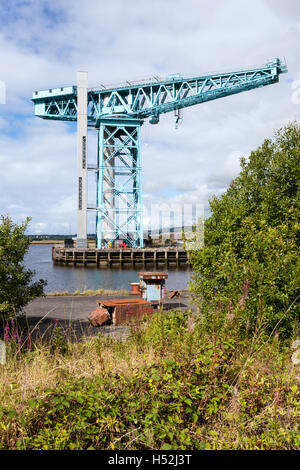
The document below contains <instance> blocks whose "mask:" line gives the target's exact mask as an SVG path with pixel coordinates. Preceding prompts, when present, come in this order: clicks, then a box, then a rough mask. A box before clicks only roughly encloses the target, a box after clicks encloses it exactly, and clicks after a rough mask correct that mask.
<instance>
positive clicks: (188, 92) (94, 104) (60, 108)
mask: <svg viewBox="0 0 300 470" xmlns="http://www.w3.org/2000/svg"><path fill="white" fill-rule="evenodd" d="M285 72H287V67H286V65H284V64H282V62H281V61H280V60H279V59H275V60H274V61H272V62H269V63H267V64H266V65H265V66H263V67H260V68H255V69H250V70H249V69H247V70H242V71H237V72H228V73H223V74H213V75H205V76H200V77H192V78H182V77H180V76H179V75H178V74H176V75H173V76H169V78H168V79H166V80H164V81H158V82H152V83H143V84H137V85H131V84H127V85H126V86H119V87H115V88H108V89H103V86H101V87H99V88H93V89H90V90H88V99H87V101H88V124H89V125H90V126H96V127H99V123H100V119H101V118H102V117H110V116H111V117H114V116H122V117H131V118H136V119H146V118H149V117H151V116H159V115H160V114H163V113H168V112H170V111H174V110H176V109H182V108H187V107H189V106H194V105H196V104H199V103H204V102H207V101H211V100H215V99H218V98H223V97H226V96H230V95H233V94H237V93H241V92H243V91H248V90H252V89H254V88H259V87H262V86H267V85H271V84H273V83H276V82H278V81H279V75H280V74H281V73H285ZM127 83H128V82H127ZM32 101H33V102H34V105H35V115H36V116H39V117H41V118H43V119H58V120H64V121H76V120H77V87H76V86H71V87H64V88H58V89H50V90H46V91H36V92H34V93H33V97H32Z"/></svg>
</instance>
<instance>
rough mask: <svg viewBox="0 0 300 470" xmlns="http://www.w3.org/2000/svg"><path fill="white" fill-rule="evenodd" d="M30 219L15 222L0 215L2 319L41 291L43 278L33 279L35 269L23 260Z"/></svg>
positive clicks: (10, 315) (14, 314) (0, 299)
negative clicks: (28, 267) (26, 231)
mask: <svg viewBox="0 0 300 470" xmlns="http://www.w3.org/2000/svg"><path fill="white" fill-rule="evenodd" d="M29 222H30V218H27V219H26V220H25V222H24V223H22V224H21V225H17V224H15V223H13V222H12V220H11V219H10V217H9V216H1V217H0V315H1V316H2V318H3V319H6V318H10V317H13V316H16V315H17V314H18V313H19V312H20V311H22V308H23V307H24V306H25V305H26V304H27V303H28V302H29V301H30V300H33V299H34V298H36V297H39V296H40V295H43V290H44V286H45V285H46V281H44V280H42V279H40V280H39V281H35V282H32V278H33V276H34V274H35V272H34V271H31V270H29V269H26V267H25V266H24V264H23V259H24V255H25V253H26V252H27V251H28V248H29V245H30V240H29V238H28V237H26V235H25V230H26V228H27V226H28V224H29Z"/></svg>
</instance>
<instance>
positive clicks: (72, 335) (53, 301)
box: [25, 293, 190, 341]
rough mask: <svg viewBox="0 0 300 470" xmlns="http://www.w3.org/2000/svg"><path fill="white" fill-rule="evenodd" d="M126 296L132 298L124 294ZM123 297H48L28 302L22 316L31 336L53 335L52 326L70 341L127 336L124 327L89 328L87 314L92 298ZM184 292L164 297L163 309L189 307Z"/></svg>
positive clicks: (93, 299)
mask: <svg viewBox="0 0 300 470" xmlns="http://www.w3.org/2000/svg"><path fill="white" fill-rule="evenodd" d="M126 297H127V298H136V296H134V295H127V296H126ZM99 298H101V299H113V298H114V299H116V298H124V295H120V296H116V295H114V296H99V295H97V296H49V297H41V298H38V299H35V300H34V301H32V302H30V303H29V304H28V305H27V306H26V307H25V314H26V319H27V322H28V324H29V328H30V331H31V332H32V334H33V336H37V337H47V336H49V335H50V336H51V335H52V334H53V329H54V327H55V325H59V326H61V327H62V328H63V331H64V334H65V335H66V336H68V338H69V339H71V340H72V341H76V340H78V339H81V338H82V337H85V336H97V335H98V334H99V333H101V334H105V335H109V336H113V337H117V338H120V337H122V338H124V337H126V336H128V334H129V330H130V328H129V327H128V326H115V327H114V326H110V325H109V326H101V327H93V326H91V325H90V323H89V321H88V319H87V317H88V315H89V314H90V313H91V312H92V311H93V310H95V308H96V307H97V303H96V300H98V299H99ZM189 303H190V299H189V296H188V294H186V293H183V294H182V296H181V297H180V298H179V299H172V300H170V299H166V301H165V305H164V308H165V309H166V310H169V309H171V308H182V309H187V308H189Z"/></svg>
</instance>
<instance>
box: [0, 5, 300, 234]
mask: <svg viewBox="0 0 300 470" xmlns="http://www.w3.org/2000/svg"><path fill="white" fill-rule="evenodd" d="M0 24H1V28H0V58H1V72H0V80H2V81H4V82H5V84H6V104H5V105H4V104H2V105H0V165H1V173H0V214H5V213H9V214H10V215H11V216H12V217H13V219H14V220H15V221H17V222H20V221H22V220H24V218H25V217H26V216H31V217H32V222H31V225H30V229H29V231H30V232H31V233H54V232H55V233H57V232H59V233H66V234H68V233H70V232H72V233H75V232H76V196H77V188H76V168H77V164H76V135H75V126H74V125H73V126H72V125H69V124H66V123H60V122H49V121H43V120H41V119H39V118H36V117H34V114H33V104H32V102H31V101H30V99H31V96H32V92H33V91H35V90H42V89H48V88H54V87H59V86H67V85H72V84H75V82H76V72H77V70H87V71H88V73H89V84H90V86H93V85H97V83H105V82H107V83H111V82H118V81H121V80H124V79H139V78H143V77H149V76H153V75H159V76H166V75H168V74H169V73H174V72H180V73H182V74H183V75H191V74H195V75H198V74H202V73H203V74H204V73H207V72H210V71H223V70H230V69H239V68H243V67H244V66H245V67H248V66H255V65H261V64H264V63H265V62H266V61H267V60H269V59H270V58H273V57H280V58H281V57H285V58H286V60H287V63H288V67H289V74H288V75H282V76H281V80H280V83H279V84H277V85H273V86H270V87H266V88H262V89H258V90H253V91H251V92H248V93H244V94H241V95H236V96H232V97H229V98H226V99H222V100H217V101H215V102H210V103H206V104H202V105H198V106H194V107H192V108H189V109H186V110H184V113H183V118H184V119H183V123H182V125H181V126H180V128H179V129H177V130H175V129H174V118H173V114H172V113H170V114H168V115H164V116H162V118H161V122H160V124H159V125H158V126H150V125H149V124H148V123H145V124H144V126H143V128H142V142H143V143H142V158H143V188H144V200H145V203H147V204H150V203H151V202H153V203H157V202H160V201H161V200H162V199H163V201H164V202H166V203H169V204H172V203H173V204H174V203H180V204H184V203H190V202H193V203H202V204H204V205H205V206H206V208H207V206H208V199H209V198H210V197H211V196H212V195H213V194H221V193H222V192H224V191H225V190H226V188H227V187H228V186H229V184H230V181H231V180H232V179H233V178H234V177H235V176H236V175H237V174H238V172H239V159H240V157H242V156H247V155H249V153H250V152H251V150H252V149H255V148H256V147H257V146H258V145H260V144H261V143H262V141H263V139H264V138H266V137H272V135H273V133H274V130H276V129H278V128H279V127H281V126H283V125H284V124H286V123H287V122H289V121H291V120H293V119H295V118H299V115H300V104H297V103H295V102H294V103H293V99H292V97H293V92H294V91H295V90H293V89H292V84H293V82H295V81H296V80H300V60H299V43H300V3H299V2H296V1H295V0H285V2H282V0H253V1H252V2H249V1H247V0H239V1H238V0H228V1H226V2H225V1H224V0H215V1H214V2H213V3H208V2H206V1H204V0H185V1H182V0H181V1H179V0H160V1H158V0H153V1H152V2H149V1H147V0H127V1H124V0H114V2H106V1H102V0H98V1H95V0H90V1H89V2H82V1H79V0H65V1H62V0H61V1H58V0H52V1H51V2H49V1H42V0H41V1H35V0H29V1H11V2H6V1H5V0H1V1H0ZM90 134H91V135H90V136H89V158H90V159H91V160H93V159H95V151H96V146H95V139H96V135H95V132H94V133H93V132H91V133H90ZM90 180H91V181H90V187H91V188H90V198H92V195H93V182H94V178H93V176H92V175H91V178H90ZM91 202H94V201H91ZM93 227H94V215H92V214H91V215H90V216H89V231H92V230H93Z"/></svg>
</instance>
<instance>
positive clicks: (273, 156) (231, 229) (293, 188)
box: [190, 123, 300, 336]
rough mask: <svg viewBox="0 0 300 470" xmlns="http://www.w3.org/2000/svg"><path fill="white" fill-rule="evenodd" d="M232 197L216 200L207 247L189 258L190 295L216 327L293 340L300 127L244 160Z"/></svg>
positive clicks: (294, 126) (208, 226) (284, 131)
mask: <svg viewBox="0 0 300 470" xmlns="http://www.w3.org/2000/svg"><path fill="white" fill-rule="evenodd" d="M241 167H242V170H241V173H240V175H239V176H238V177H237V178H236V179H235V180H234V181H233V182H232V183H231V185H230V188H229V189H228V191H227V192H226V193H225V194H224V195H222V196H221V197H214V198H213V199H212V201H211V202H210V208H211V212H212V215H211V217H210V218H209V219H207V220H206V222H205V233H204V241H205V246H204V248H203V249H201V250H199V251H195V252H192V253H191V257H190V259H191V264H192V266H193V271H194V272H193V274H192V283H191V291H192V293H193V296H194V297H195V298H196V299H197V301H198V303H199V307H200V309H201V311H202V312H203V314H204V316H205V317H206V319H207V320H208V323H210V320H211V317H212V312H213V311H217V312H218V316H219V321H220V323H221V324H223V325H224V322H225V320H226V318H227V319H228V317H229V318H230V317H231V318H232V319H233V318H235V320H236V321H238V323H239V327H240V331H241V332H242V333H243V334H245V332H249V333H251V334H252V333H253V332H254V331H255V330H257V328H260V329H262V328H264V329H265V330H266V331H268V332H269V333H270V332H272V331H273V330H274V329H275V330H277V331H279V332H280V333H281V334H282V335H283V336H289V335H290V334H291V332H292V330H293V328H294V326H295V325H296V324H297V323H298V321H299V317H298V314H299V303H298V298H299V297H298V296H299V279H300V272H299V271H300V270H299V181H300V170H299V168H300V126H299V125H298V124H297V123H292V124H290V125H288V126H287V127H285V128H284V129H281V130H280V131H278V132H277V133H276V137H275V139H274V141H270V140H266V141H265V142H264V143H263V145H262V146H261V147H259V148H258V149H257V150H256V151H254V152H252V153H251V155H250V157H249V160H248V161H246V160H245V159H242V160H241Z"/></svg>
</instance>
